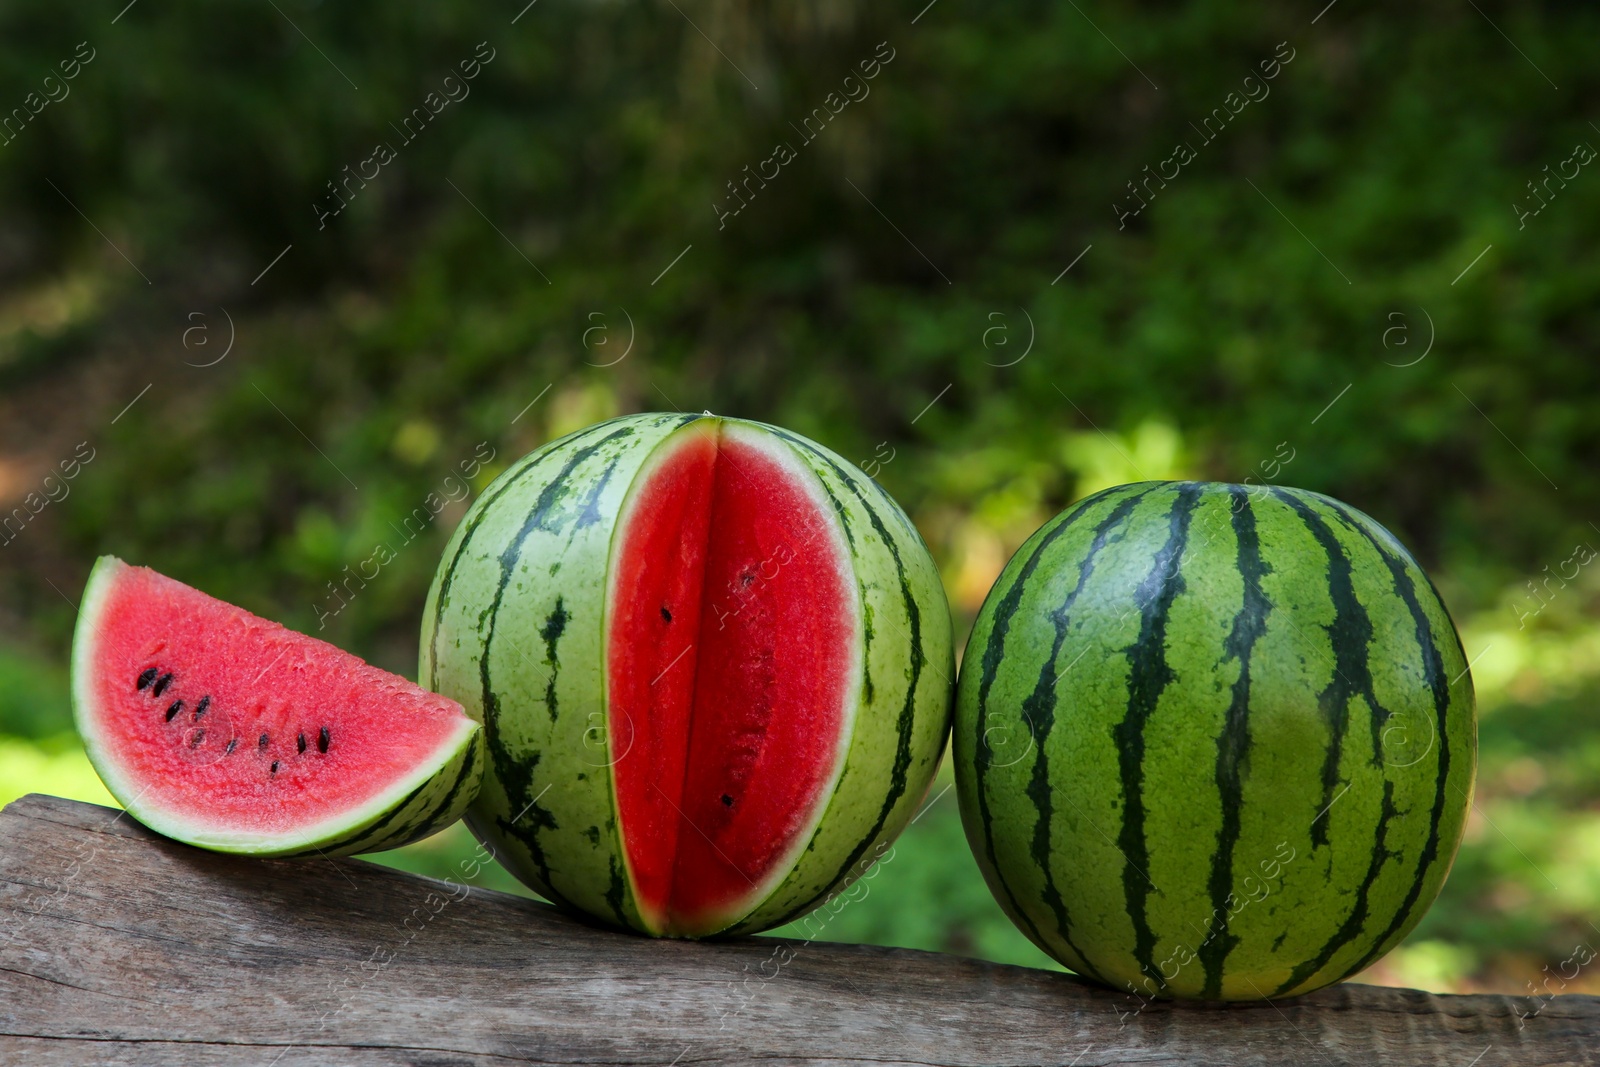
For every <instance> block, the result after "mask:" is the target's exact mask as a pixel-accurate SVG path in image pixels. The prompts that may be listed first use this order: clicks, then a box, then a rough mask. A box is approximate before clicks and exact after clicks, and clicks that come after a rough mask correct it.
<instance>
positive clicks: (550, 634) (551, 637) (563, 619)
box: [539, 595, 572, 723]
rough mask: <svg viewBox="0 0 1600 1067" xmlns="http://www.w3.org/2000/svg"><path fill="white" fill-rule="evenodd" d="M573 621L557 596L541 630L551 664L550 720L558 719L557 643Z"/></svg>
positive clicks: (548, 687) (547, 706)
mask: <svg viewBox="0 0 1600 1067" xmlns="http://www.w3.org/2000/svg"><path fill="white" fill-rule="evenodd" d="M571 621H572V614H571V612H569V611H567V609H566V605H565V603H564V601H563V600H562V598H561V597H560V596H559V595H558V596H557V597H556V607H555V610H554V611H552V612H551V613H550V616H549V618H547V619H545V620H544V626H543V627H541V628H540V630H539V636H540V637H542V638H544V656H545V662H547V663H549V664H550V676H549V677H548V678H547V679H545V685H544V706H545V710H546V711H548V712H549V713H550V721H551V722H552V723H553V722H555V721H556V676H557V675H559V674H560V673H561V660H560V658H559V657H558V656H557V655H556V645H557V643H558V642H560V640H561V635H562V634H564V633H566V630H567V623H569V622H571Z"/></svg>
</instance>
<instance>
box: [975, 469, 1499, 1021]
mask: <svg viewBox="0 0 1600 1067" xmlns="http://www.w3.org/2000/svg"><path fill="white" fill-rule="evenodd" d="M955 757H956V774H957V785H958V789H959V796H960V800H961V808H962V814H963V819H964V821H965V823H966V826H967V832H968V835H969V838H970V839H971V841H972V844H973V848H974V851H975V853H976V854H977V857H978V861H979V865H980V867H981V868H982V869H983V871H984V874H985V877H986V878H987V879H988V881H989V884H990V886H991V888H992V889H993V890H994V892H995V896H996V897H997V899H998V900H999V902H1000V904H1001V906H1002V907H1003V908H1004V909H1005V910H1006V912H1007V913H1008V914H1009V915H1011V917H1012V918H1013V919H1014V920H1015V921H1016V922H1017V924H1018V925H1019V927H1021V929H1022V930H1023V931H1024V932H1025V933H1026V934H1027V935H1028V936H1029V937H1030V938H1032V939H1033V940H1034V941H1035V942H1036V943H1037V944H1039V946H1040V947H1041V948H1043V949H1044V950H1045V951H1047V952H1049V953H1050V954H1051V955H1053V956H1055V957H1056V958H1057V959H1059V960H1061V961H1062V962H1063V963H1065V964H1066V965H1067V966H1069V967H1072V968H1073V969H1074V970H1077V971H1079V972H1081V973H1083V974H1085V975H1087V976H1090V977H1094V978H1097V979H1099V980H1101V981H1103V982H1106V983H1108V984H1110V985H1113V986H1115V987H1117V988H1122V989H1132V990H1134V991H1137V992H1138V993H1140V994H1141V995H1149V994H1154V995H1162V996H1177V997H1203V998H1207V999H1253V998H1257V997H1263V996H1277V995H1292V994H1295V993H1301V992H1306V991H1309V990H1311V989H1315V988H1317V987H1319V986H1322V985H1326V984H1328V983H1330V982H1333V981H1337V980H1338V979H1339V978H1342V977H1345V976H1346V975H1348V974H1351V973H1354V972H1355V971H1357V970H1360V969H1361V968H1363V967H1365V966H1367V965H1368V964H1370V963H1371V962H1372V961H1373V960H1375V959H1377V958H1378V957H1379V956H1380V955H1382V953H1383V952H1385V951H1387V950H1388V949H1389V948H1391V947H1393V945H1395V944H1396V943H1398V942H1399V941H1400V939H1401V938H1403V937H1404V936H1405V935H1406V933H1407V932H1409V931H1410V930H1411V928H1412V927H1414V926H1415V925H1416V923H1417V922H1418V921H1419V920H1420V919H1421V916H1422V913H1423V911H1424V910H1425V909H1426V907H1427V906H1428V904H1429V903H1431V902H1432V900H1433V898H1434V897H1435V896H1436V895H1437V893H1438V890H1439V887H1440V885H1441V884H1442V883H1443V881H1444V877H1445V875H1446V873H1447V871H1448V869H1449V865H1450V862H1451V860H1452V858H1453V857H1454V854H1455V850H1456V847H1457V845H1458V844H1459V842H1460V836H1461V832H1462V829H1463V826H1464V823H1465V818H1466V812H1467V809H1468V807H1469V804H1470V797H1471V791H1472V782H1473V773H1474V767H1475V762H1476V726H1475V719H1474V713H1473V697H1472V686H1471V681H1470V678H1469V675H1468V672H1467V666H1466V662H1465V658H1464V656H1463V655H1462V652H1461V646H1460V642H1459V640H1458V639H1457V637H1456V634H1455V629H1454V626H1453V625H1452V624H1451V622H1450V619H1449V616H1448V614H1447V613H1446V611H1445V609H1444V606H1443V604H1442V603H1441V602H1440V600H1439V597H1438V594H1437V593H1436V592H1435V590H1434V589H1433V587H1432V585H1431V584H1430V583H1429V582H1428V579H1427V577H1426V576H1425V575H1424V574H1423V572H1422V570H1421V568H1420V567H1419V566H1418V565H1417V564H1416V562H1415V561H1414V560H1413V559H1412V558H1411V556H1410V555H1409V554H1408V553H1407V552H1406V551H1405V549H1404V548H1402V547H1401V546H1400V544H1399V543H1398V542H1397V541H1396V540H1395V539H1394V538H1393V537H1392V536H1391V535H1390V534H1389V533H1388V532H1387V531H1385V530H1383V528H1382V527H1380V526H1379V525H1378V524H1377V523H1376V522H1374V521H1373V520H1371V519H1370V518H1368V517H1367V516H1365V515H1362V514H1361V513H1359V512H1357V511H1355V510H1354V509H1352V508H1349V507H1348V506H1346V505H1343V504H1340V503H1339V502H1337V501H1334V500H1331V499H1329V498H1327V497H1324V496H1320V495H1318V494H1315V493H1308V492H1304V491H1301V490H1293V489H1271V490H1267V491H1261V490H1246V489H1244V488H1242V487H1238V486H1227V485H1218V484H1206V483H1142V484H1138V485H1131V486H1120V487H1117V488H1115V489H1111V490H1107V491H1106V492H1104V493H1100V494H1097V495H1096V496H1094V497H1091V498H1089V499H1087V500H1084V501H1082V502H1080V503H1079V504H1077V505H1075V506H1074V507H1073V508H1071V509H1069V510H1068V511H1066V512H1065V513H1063V514H1062V515H1061V516H1058V517H1057V518H1056V519H1055V520H1053V521H1052V522H1051V523H1049V524H1047V525H1046V526H1045V527H1044V528H1043V529H1041V530H1040V531H1039V532H1038V533H1037V534H1035V535H1034V537H1033V538H1031V539H1030V540H1029V541H1028V542H1027V543H1026V544H1024V545H1023V547H1022V548H1021V549H1020V550H1019V551H1018V553H1017V555H1016V556H1015V557H1014V558H1013V559H1012V561H1011V562H1010V564H1009V565H1008V566H1007V567H1006V569H1005V571H1004V572H1003V573H1002V574H1001V576H1000V579H999V581H998V582H997V583H996V585H995V588H994V590H993V592H991V594H990V596H989V598H988V600H987V601H986V603H985V604H984V607H983V609H982V611H981V612H980V613H979V616H978V619H977V621H976V623H975V625H974V628H973V633H972V637H971V639H970V641H969V643H968V647H967V654H966V658H965V660H964V663H963V669H962V674H961V680H960V687H959V695H958V700H957V713H956V727H955ZM1230 894H1232V896H1231V897H1230Z"/></svg>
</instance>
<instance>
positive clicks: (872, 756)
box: [419, 413, 954, 937]
mask: <svg viewBox="0 0 1600 1067" xmlns="http://www.w3.org/2000/svg"><path fill="white" fill-rule="evenodd" d="M419 674H420V677H421V679H422V683H423V684H424V685H427V686H429V687H430V688H433V689H437V690H438V691H439V692H441V693H445V694H448V695H449V696H452V697H455V698H456V699H458V700H460V701H461V703H462V705H463V707H464V708H465V709H466V711H467V714H468V715H471V716H472V717H473V718H474V719H477V720H479V721H481V722H482V723H483V724H484V734H485V741H486V747H487V750H488V753H489V766H488V768H487V769H486V770H485V772H484V784H483V792H482V793H481V794H480V795H479V797H478V800H477V802H476V803H475V804H474V805H473V808H472V810H471V812H470V813H469V814H468V816H467V822H468V825H470V826H471V827H472V829H473V830H474V831H475V832H476V833H477V834H478V835H479V836H480V837H481V838H482V839H483V840H484V842H485V843H486V844H488V845H489V846H490V847H491V848H492V849H493V851H494V854H495V857H496V858H497V859H498V860H500V862H501V863H503V864H504V865H505V866H506V867H507V869H509V870H510V871H511V872H512V873H514V874H515V875H517V877H519V878H521V879H522V880H523V881H524V882H525V883H526V884H527V885H528V886H530V887H531V888H533V889H534V890H536V891H537V892H539V893H540V894H542V895H544V896H546V897H548V898H549V899H550V900H552V901H554V902H555V903H557V904H558V905H560V906H562V907H564V908H567V909H569V910H571V911H573V912H576V913H580V914H583V915H586V916H588V917H590V918H593V919H596V920H598V921H600V922H604V923H608V924H610V925H613V926H620V927H626V928H629V929H634V930H638V931H640V932H643V933H647V934H651V935H656V936H672V937H706V936H711V935H722V934H743V933H752V932H755V931H758V930H764V929H768V928H770V927H773V926H778V925H781V924H782V923H785V922H788V921H790V920H791V919H794V918H796V917H797V916H799V915H803V914H804V913H805V912H807V911H809V910H811V909H812V908H815V907H817V906H818V905H819V904H821V903H823V902H824V901H826V900H828V899H830V895H834V894H837V893H838V892H840V891H841V890H842V889H843V888H844V887H845V886H847V885H848V884H849V883H850V882H851V881H853V880H854V879H856V878H859V877H860V876H861V875H862V873H863V872H864V871H866V870H867V869H868V868H870V867H871V865H872V864H873V862H875V861H877V860H878V859H879V858H880V857H882V855H883V854H884V851H885V850H886V849H887V848H888V846H889V842H891V841H892V840H893V839H894V837H895V835H896V834H897V833H899V832H900V830H901V829H902V828H903V827H905V826H906V825H907V823H909V822H910V820H911V819H912V818H913V816H914V814H915V811H916V808H917V804H918V803H919V801H920V800H921V798H922V797H923V796H924V795H925V794H926V791H927V787H928V784H929V782H930V781H931V780H932V778H933V774H934V771H935V769H936V768H937V766H938V762H939V756H940V753H941V750H942V748H943V744H944V739H945V737H946V735H947V734H948V732H949V722H950V719H949V714H950V696H951V687H950V679H951V677H952V676H953V674H954V664H953V662H952V657H951V642H950V613H949V605H948V604H947V603H946V601H945V597H944V590H943V587H942V585H941V583H940V580H939V572H938V569H937V567H936V566H935V565H934V562H933V558H932V556H930V555H929V553H928V550H927V546H926V545H924V543H923V541H922V538H921V536H920V535H919V534H918V533H917V530H916V527H915V526H914V525H913V524H912V522H911V520H910V519H909V518H908V517H907V516H906V514H905V512H903V511H902V510H901V509H900V508H899V506H898V505H896V504H895V503H894V501H893V500H891V499H890V498H889V496H888V494H887V493H885V492H884V491H883V489H882V488H881V487H879V486H878V485H877V483H875V482H874V481H872V480H871V479H870V478H868V477H867V476H866V475H865V474H864V473H863V472H862V471H861V470H860V469H859V468H858V467H856V466H854V465H853V464H851V463H849V462H848V461H846V460H844V459H842V458H840V457H839V456H838V455H836V454H835V453H833V452H830V451H829V450H827V449H826V448H824V447H822V446H821V445H818V444H817V443H816V442H814V441H808V440H806V439H805V438H803V437H800V436H799V435H797V434H793V433H790V432H789V431H787V430H784V429H781V428H779V427H776V426H768V425H765V424H762V423H756V422H749V421H746V420H743V419H730V418H719V417H716V416H699V415H686V414H677V413H675V414H644V415H629V416H624V417H623V418H620V419H616V420H613V421H611V422H606V423H602V424H599V425H597V426H592V427H589V428H588V429H585V430H580V431H578V432H577V433H575V434H573V435H571V436H569V437H567V438H564V439H562V440H560V441H553V442H551V443H550V444H548V445H546V446H544V447H543V448H541V449H539V450H538V451H537V452H534V453H532V454H531V455H529V456H527V457H525V458H524V459H523V460H521V461H519V462H517V463H515V464H513V465H512V466H511V467H510V468H508V469H507V470H506V471H505V473H503V474H502V475H501V476H500V477H499V478H498V479H496V481H495V482H494V484H492V485H491V486H489V487H488V488H486V489H485V490H484V491H483V492H482V493H481V494H480V495H479V498H478V502H477V503H476V504H475V505H474V506H473V508H472V510H470V511H469V512H468V513H467V515H466V517H465V518H464V519H463V520H462V523H461V526H460V528H459V529H458V530H457V531H456V534H455V536H454V538H453V539H452V541H451V543H450V547H449V548H448V549H447V550H446V552H445V558H444V560H443V562H442V563H441V565H440V568H439V573H438V575H437V576H436V578H435V580H434V586H433V590H432V592H431V593H430V594H429V599H428V605H427V608H426V610H425V612H424V615H423V634H422V661H421V666H420V671H419Z"/></svg>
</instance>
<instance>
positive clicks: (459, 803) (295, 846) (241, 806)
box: [72, 556, 483, 856]
mask: <svg viewBox="0 0 1600 1067" xmlns="http://www.w3.org/2000/svg"><path fill="white" fill-rule="evenodd" d="M72 698H73V708H74V713H75V715H76V718H77V725H78V732H79V733H80V734H81V735H82V737H83V741H84V745H85V747H86V748H87V750H88V755H89V759H90V762H92V763H93V764H94V767H95V769H96V770H97V771H99V773H100V777H101V779H102V780H103V781H104V782H105V784H106V788H107V789H108V790H110V791H111V795H112V796H114V797H116V798H117V799H118V800H119V801H121V802H122V804H123V805H124V806H125V807H126V808H127V809H128V811H129V813H131V814H132V815H133V816H134V817H135V818H137V819H138V820H139V821H140V822H142V823H144V824H145V825H146V826H149V827H150V828H151V829H153V830H156V831H157V832H159V833H163V834H166V835H167V836H168V837H172V838H175V839H177V840H179V841H185V842H187V843H189V844H192V845H198V846H200V847H202V848H210V849H216V850H218V851H223V852H240V853H249V854H253V855H261V856H291V855H298V854H302V853H321V854H323V855H330V856H332V855H350V854H353V853H357V852H376V851H381V850H383V849H390V848H398V847H399V846H401V845H403V844H407V843H408V842H411V841H416V840H419V839H421V838H423V837H426V836H428V835H429V834H432V833H434V832H436V831H437V830H440V829H442V828H443V827H445V826H447V825H449V824H450V823H452V822H454V821H455V820H456V819H458V818H459V817H460V816H461V813H462V812H463V811H464V810H465V809H466V806H467V805H468V804H469V803H471V802H472V800H473V798H474V797H475V796H476V795H477V792H478V785H479V782H480V779H481V777H482V773H483V758H482V755H483V754H482V751H481V749H482V744H483V742H482V737H481V731H480V728H479V726H478V725H477V724H476V723H474V722H473V721H472V720H471V719H470V718H468V717H467V716H466V715H465V714H464V713H463V712H462V710H461V705H459V704H457V703H456V702H455V701H453V700H450V699H447V698H445V697H441V696H438V695H437V694H434V693H430V692H428V691H427V690H424V689H421V688H419V687H418V686H416V685H413V684H412V683H411V682H409V681H407V680H406V679H404V678H401V677H399V676H398V675H394V674H390V673H388V672H387V671H382V670H379V669H378V668H376V667H373V666H370V665H368V664H367V663H365V662H363V661H362V660H360V659H358V658H357V657H355V656H352V655H351V654H349V653H348V652H343V651H341V650H339V649H337V648H335V647H333V646H332V645H329V644H327V643H326V642H323V641H318V640H316V639H315V638H311V637H307V636H306V635H304V634H300V633H296V632H294V631H293V630H288V629H285V628H284V627H282V626H280V625H278V624H277V623H274V622H269V621H267V620H265V619H261V618H258V617H256V616H254V615H252V614H250V613H249V612H247V611H245V610H244V609H243V608H238V607H234V606H233V605H231V604H225V603H223V602H222V601H220V600H217V599H215V598H213V597H210V596H207V595H206V594H204V593H202V592H200V591H199V590H197V589H191V588H190V587H189V586H187V585H184V584H183V583H181V582H178V581H174V580H173V579H171V578H167V577H165V576H163V575H160V574H157V573H156V572H155V571H153V570H150V569H149V568H146V567H130V566H129V565H127V564H126V563H123V562H122V561H121V560H119V559H117V558H115V557H113V556H103V557H101V558H100V560H99V562H98V563H96V564H95V567H94V570H93V571H92V572H91V573H90V575H89V584H88V588H87V589H86V590H85V591H84V597H83V606H82V608H81V609H80V611H79V614H78V626H77V632H76V634H75V635H74V638H73V648H72Z"/></svg>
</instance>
